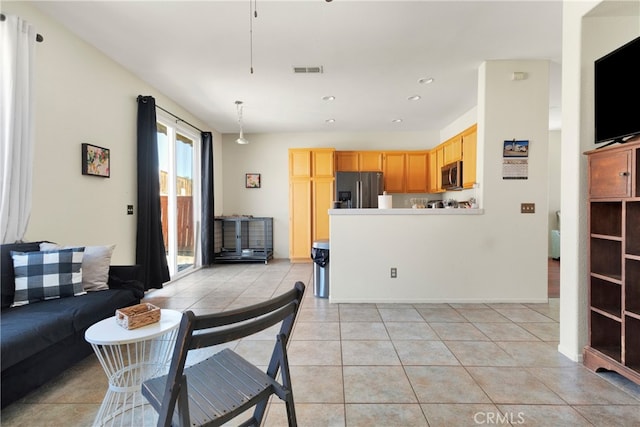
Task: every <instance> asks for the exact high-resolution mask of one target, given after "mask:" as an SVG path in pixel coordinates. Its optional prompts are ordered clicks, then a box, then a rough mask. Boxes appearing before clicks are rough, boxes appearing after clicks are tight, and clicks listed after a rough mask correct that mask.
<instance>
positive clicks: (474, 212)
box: [329, 208, 484, 215]
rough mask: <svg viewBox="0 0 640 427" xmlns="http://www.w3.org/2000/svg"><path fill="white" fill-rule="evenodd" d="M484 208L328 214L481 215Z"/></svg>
mask: <svg viewBox="0 0 640 427" xmlns="http://www.w3.org/2000/svg"><path fill="white" fill-rule="evenodd" d="M483 213H484V209H465V208H437V209H431V208H424V209H413V208H406V209H405V208H399V209H372V208H370V209H329V215H482V214H483Z"/></svg>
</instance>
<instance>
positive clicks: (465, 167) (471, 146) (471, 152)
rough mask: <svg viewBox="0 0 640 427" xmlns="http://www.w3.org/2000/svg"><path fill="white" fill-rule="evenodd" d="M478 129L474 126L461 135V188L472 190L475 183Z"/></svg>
mask: <svg viewBox="0 0 640 427" xmlns="http://www.w3.org/2000/svg"><path fill="white" fill-rule="evenodd" d="M477 137H478V128H477V126H476V125H473V126H471V127H470V128H469V129H467V130H465V131H464V132H463V133H462V187H463V188H473V185H474V184H475V183H476V163H477V151H478V148H477V146H478V144H477Z"/></svg>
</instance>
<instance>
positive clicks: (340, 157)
mask: <svg viewBox="0 0 640 427" xmlns="http://www.w3.org/2000/svg"><path fill="white" fill-rule="evenodd" d="M335 153H336V154H335V159H336V162H335V164H336V168H335V169H336V172H363V171H367V172H378V171H382V170H383V165H382V163H383V161H382V152H380V151H336V152H335Z"/></svg>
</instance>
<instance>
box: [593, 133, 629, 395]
mask: <svg viewBox="0 0 640 427" xmlns="http://www.w3.org/2000/svg"><path fill="white" fill-rule="evenodd" d="M586 154H587V155H588V156H589V159H588V162H589V203H588V209H589V210H588V212H587V213H588V230H589V234H588V242H589V248H588V254H589V285H588V286H589V287H588V289H589V307H588V310H589V314H588V316H589V317H588V319H589V327H588V329H589V334H588V336H589V342H588V344H587V346H586V347H585V348H584V357H583V360H584V364H585V366H586V367H587V368H589V369H592V370H593V371H597V370H600V369H602V368H604V369H607V370H612V371H616V372H618V373H619V374H620V375H623V376H625V377H627V378H628V379H630V380H631V381H634V382H636V383H638V384H640V334H639V333H638V331H639V330H640V142H637V143H629V142H627V143H626V144H624V145H622V146H619V145H618V146H612V147H607V148H603V149H599V150H592V151H589V152H588V153H586Z"/></svg>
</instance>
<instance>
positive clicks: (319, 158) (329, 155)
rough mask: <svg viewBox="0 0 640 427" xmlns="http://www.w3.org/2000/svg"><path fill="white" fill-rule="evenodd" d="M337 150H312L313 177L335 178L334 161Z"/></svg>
mask: <svg viewBox="0 0 640 427" xmlns="http://www.w3.org/2000/svg"><path fill="white" fill-rule="evenodd" d="M335 152H336V151H335V150H334V149H333V148H315V149H313V150H311V161H312V166H313V167H312V170H311V174H312V176H313V177H316V178H319V177H322V178H333V175H334V173H335V169H334V167H333V164H334V163H333V159H334V157H335Z"/></svg>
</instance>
